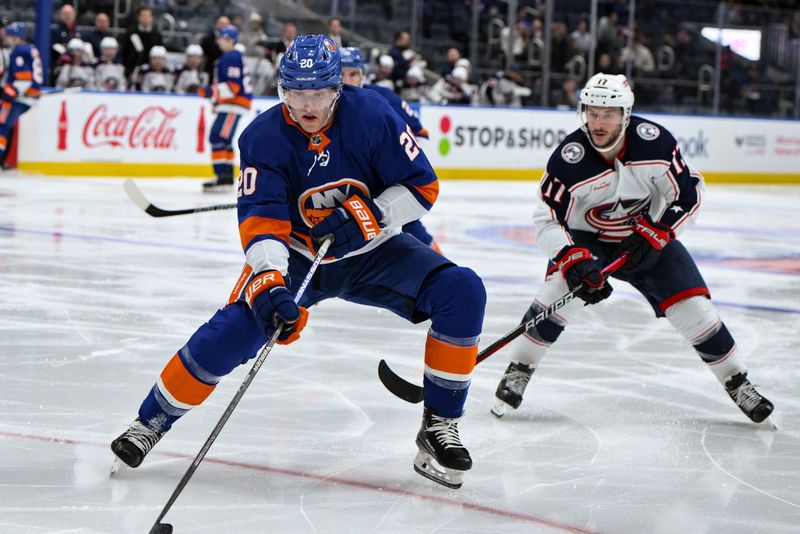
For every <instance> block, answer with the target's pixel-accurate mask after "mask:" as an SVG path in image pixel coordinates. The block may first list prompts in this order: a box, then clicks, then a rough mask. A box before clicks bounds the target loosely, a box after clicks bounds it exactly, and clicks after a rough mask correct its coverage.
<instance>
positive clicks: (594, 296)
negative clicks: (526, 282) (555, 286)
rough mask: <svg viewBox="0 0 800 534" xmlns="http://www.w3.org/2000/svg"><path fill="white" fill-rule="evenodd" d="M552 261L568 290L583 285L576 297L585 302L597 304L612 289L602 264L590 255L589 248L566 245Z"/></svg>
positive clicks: (607, 295)
mask: <svg viewBox="0 0 800 534" xmlns="http://www.w3.org/2000/svg"><path fill="white" fill-rule="evenodd" d="M553 263H555V265H556V268H558V270H559V271H561V274H562V275H563V276H564V279H565V280H566V281H567V285H568V286H569V289H570V291H572V290H574V289H575V288H576V287H578V286H579V285H581V284H583V285H584V290H583V291H580V292H579V293H578V297H579V298H581V299H582V300H583V301H584V302H586V304H597V303H598V302H600V301H601V300H604V299H607V298H608V297H609V296H610V295H611V292H612V291H614V288H612V287H611V284H609V283H607V281H606V277H605V275H604V274H603V272H602V269H603V266H602V265H600V264H599V263H598V262H597V261H596V260H595V259H594V258H593V257H592V253H591V252H590V251H589V249H586V248H582V247H577V246H574V245H573V246H569V245H568V246H566V247H564V248H562V249H561V250H560V251H559V253H558V254H557V255H556V257H555V258H553Z"/></svg>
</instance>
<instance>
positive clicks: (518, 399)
mask: <svg viewBox="0 0 800 534" xmlns="http://www.w3.org/2000/svg"><path fill="white" fill-rule="evenodd" d="M535 370H536V368H535V367H533V366H527V365H525V364H524V363H514V362H511V363H510V364H508V367H507V368H506V372H505V374H503V378H501V379H500V384H498V385H497V391H496V392H495V394H494V395H495V397H497V404H495V406H494V408H492V414H494V415H495V416H496V417H503V416H504V415H505V413H506V410H507V409H508V408H509V407H510V408H513V409H514V410H516V409H517V408H519V405H520V404H522V394H523V393H525V388H526V387H527V386H528V382H529V381H530V379H531V375H533V372H534V371H535Z"/></svg>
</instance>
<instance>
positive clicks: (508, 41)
mask: <svg viewBox="0 0 800 534" xmlns="http://www.w3.org/2000/svg"><path fill="white" fill-rule="evenodd" d="M530 39H531V37H530V26H529V24H528V23H527V22H526V21H524V20H519V21H517V23H516V24H515V25H514V31H513V33H512V31H511V28H509V27H508V26H506V27H504V28H503V29H502V30H500V47H501V50H502V53H503V56H504V57H505V56H506V54H508V51H509V50H511V57H512V58H513V59H514V61H525V59H527V57H528V47H529V46H530ZM509 47H510V48H509Z"/></svg>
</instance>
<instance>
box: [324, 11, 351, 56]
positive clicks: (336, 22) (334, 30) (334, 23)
mask: <svg viewBox="0 0 800 534" xmlns="http://www.w3.org/2000/svg"><path fill="white" fill-rule="evenodd" d="M328 37H330V38H331V39H333V42H334V43H335V44H336V48H339V49H341V48H342V47H345V46H350V45H349V44H348V43H347V41H345V40H343V39H342V19H340V18H339V17H331V18H330V19H329V20H328Z"/></svg>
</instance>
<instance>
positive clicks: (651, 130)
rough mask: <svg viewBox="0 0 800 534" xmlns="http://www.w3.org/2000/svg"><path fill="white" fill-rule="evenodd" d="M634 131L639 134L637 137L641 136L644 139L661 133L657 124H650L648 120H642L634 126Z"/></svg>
mask: <svg viewBox="0 0 800 534" xmlns="http://www.w3.org/2000/svg"><path fill="white" fill-rule="evenodd" d="M636 133H637V134H639V137H641V138H642V139H644V140H645V141H652V140H653V139H655V138H657V137H658V136H659V135H661V130H659V129H658V126H656V125H655V124H650V123H649V122H643V123H641V124H640V125H639V126H637V127H636Z"/></svg>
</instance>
